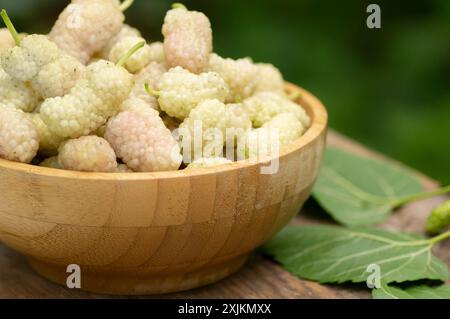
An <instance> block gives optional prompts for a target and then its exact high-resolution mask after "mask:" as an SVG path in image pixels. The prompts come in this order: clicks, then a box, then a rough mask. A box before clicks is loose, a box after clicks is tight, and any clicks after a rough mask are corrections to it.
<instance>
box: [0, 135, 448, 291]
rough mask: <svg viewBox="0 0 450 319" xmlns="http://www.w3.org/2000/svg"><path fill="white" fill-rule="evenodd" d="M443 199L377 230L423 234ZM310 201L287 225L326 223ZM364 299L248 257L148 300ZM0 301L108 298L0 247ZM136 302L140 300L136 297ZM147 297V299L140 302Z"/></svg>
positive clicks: (442, 249)
mask: <svg viewBox="0 0 450 319" xmlns="http://www.w3.org/2000/svg"><path fill="white" fill-rule="evenodd" d="M328 144H329V145H333V146H337V147H340V148H343V149H347V150H349V151H352V152H354V153H357V154H363V155H368V156H374V157H382V155H380V154H377V153H375V152H372V151H370V150H368V149H366V148H365V147H363V146H361V145H360V144H358V143H356V142H353V141H351V140H349V139H348V138H345V137H343V136H341V135H339V134H337V133H335V132H330V134H329V137H328ZM418 175H419V176H420V178H421V180H422V181H423V184H424V186H425V187H426V188H427V189H433V188H436V187H437V186H438V185H437V183H436V182H434V181H433V180H431V179H430V178H428V177H426V176H423V175H421V174H420V173H418ZM444 200H445V197H438V198H433V199H429V200H425V201H421V202H417V203H413V204H411V205H408V206H406V207H403V208H402V209H401V210H399V211H398V212H396V213H395V215H394V216H393V217H391V218H390V219H389V221H388V222H387V223H385V224H384V225H383V226H382V227H384V228H387V229H393V230H403V231H413V232H421V233H422V232H423V228H424V224H425V220H426V218H427V216H428V214H429V212H430V210H431V209H432V208H433V207H434V206H435V205H437V204H439V203H440V202H442V201H444ZM318 211H320V210H318V209H317V207H315V206H314V203H312V202H310V203H308V204H307V205H306V207H305V208H304V209H303V211H302V212H301V214H299V215H298V216H297V217H296V218H295V219H294V220H293V221H292V224H303V225H304V224H318V223H321V224H323V223H329V222H330V221H329V218H327V216H326V215H324V214H323V213H320V212H319V213H318ZM435 253H436V255H437V256H438V257H440V258H441V259H442V260H444V261H445V262H446V263H447V265H450V241H446V242H444V243H441V244H440V245H439V246H438V247H436V250H435ZM155 297H156V298H160V297H163V298H182V299H189V298H370V293H369V291H368V290H367V289H364V286H363V285H360V286H356V285H346V286H330V285H320V284H317V283H315V282H311V281H307V280H301V279H298V278H297V277H295V276H293V275H291V274H290V273H288V272H286V271H284V270H283V269H282V268H281V267H280V266H278V265H277V264H276V263H274V262H273V261H271V260H270V259H268V258H265V257H263V256H261V255H260V254H258V253H254V254H253V256H252V257H251V259H250V260H249V262H248V263H247V264H246V266H245V267H244V268H243V269H241V270H240V271H239V272H237V273H236V274H235V275H233V276H231V277H229V278H227V279H224V280H222V281H221V282H219V283H216V284H213V285H210V286H207V287H204V288H199V289H195V290H192V291H187V292H182V293H175V294H169V295H164V296H154V297H153V298H155ZM0 298H88V299H91V298H111V297H108V296H99V295H93V294H89V293H85V292H82V291H77V290H69V289H66V288H64V287H60V286H57V285H55V284H53V283H50V282H48V281H47V280H45V279H43V278H41V277H39V276H37V275H36V274H34V273H33V272H32V270H31V269H30V268H29V267H28V265H27V263H26V262H25V259H24V258H23V257H22V256H20V255H19V254H17V253H15V252H13V251H12V250H10V249H8V248H7V247H5V246H3V245H2V244H1V243H0ZM138 298H140V297H138ZM142 298H147V297H142Z"/></svg>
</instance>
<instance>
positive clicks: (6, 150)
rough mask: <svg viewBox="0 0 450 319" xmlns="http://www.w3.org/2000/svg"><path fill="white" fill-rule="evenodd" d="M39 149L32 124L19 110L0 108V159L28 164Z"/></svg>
mask: <svg viewBox="0 0 450 319" xmlns="http://www.w3.org/2000/svg"><path fill="white" fill-rule="evenodd" d="M38 148H39V137H38V133H37V132H36V129H35V128H34V126H33V123H31V121H30V120H29V119H28V118H27V117H26V115H25V113H23V112H22V111H21V110H17V109H13V108H5V107H0V157H1V158H3V159H6V160H10V161H15V162H22V163H30V162H31V161H32V160H33V158H34V157H35V156H36V154H37V151H38Z"/></svg>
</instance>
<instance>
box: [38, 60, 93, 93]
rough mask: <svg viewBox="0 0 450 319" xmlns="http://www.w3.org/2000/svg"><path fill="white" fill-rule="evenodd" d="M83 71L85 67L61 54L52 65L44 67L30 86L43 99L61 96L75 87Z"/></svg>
mask: <svg viewBox="0 0 450 319" xmlns="http://www.w3.org/2000/svg"><path fill="white" fill-rule="evenodd" d="M84 71H85V66H84V65H83V64H81V63H80V62H79V61H78V60H77V59H75V58H74V57H72V56H70V55H67V54H63V55H61V56H60V57H59V58H58V59H57V60H55V61H54V62H53V63H49V64H47V65H45V66H44V67H43V68H42V69H41V71H40V72H39V73H38V75H37V76H36V77H35V78H33V80H32V81H31V84H32V86H33V88H34V89H35V90H36V91H37V92H39V95H40V96H41V97H42V98H44V99H47V98H50V97H57V96H63V95H65V94H67V93H69V92H70V90H71V89H72V88H73V87H74V86H75V85H76V83H77V82H78V80H79V79H80V78H81V76H82V74H83V72H84Z"/></svg>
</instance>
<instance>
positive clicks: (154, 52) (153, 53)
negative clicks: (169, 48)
mask: <svg viewBox="0 0 450 319" xmlns="http://www.w3.org/2000/svg"><path fill="white" fill-rule="evenodd" d="M149 49H150V60H151V61H152V62H159V63H166V54H165V52H164V44H163V43H162V42H153V43H151V44H150V45H149Z"/></svg>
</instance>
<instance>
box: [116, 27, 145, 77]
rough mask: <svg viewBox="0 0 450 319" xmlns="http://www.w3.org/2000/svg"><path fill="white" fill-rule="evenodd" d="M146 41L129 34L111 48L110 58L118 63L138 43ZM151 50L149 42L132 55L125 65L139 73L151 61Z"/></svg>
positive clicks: (131, 70)
mask: <svg viewBox="0 0 450 319" xmlns="http://www.w3.org/2000/svg"><path fill="white" fill-rule="evenodd" d="M140 42H145V40H144V38H141V37H137V36H128V37H124V38H122V39H121V40H119V41H118V42H117V43H116V44H115V45H114V46H113V47H112V49H111V52H110V53H109V58H108V60H110V61H112V62H114V63H117V62H119V60H120V59H121V58H122V57H123V56H124V54H126V53H127V52H128V51H130V49H131V48H133V47H134V46H135V45H136V44H138V43H140ZM151 53H152V52H151V50H150V47H149V45H148V44H145V45H144V47H143V48H142V49H140V50H139V51H137V52H136V53H135V54H133V56H131V57H130V58H129V59H128V60H127V62H126V63H125V64H124V67H125V68H126V69H127V70H128V71H130V72H131V73H137V72H139V71H140V70H142V69H143V68H144V67H146V66H147V65H148V64H149V63H150V62H151V58H152V56H151Z"/></svg>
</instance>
